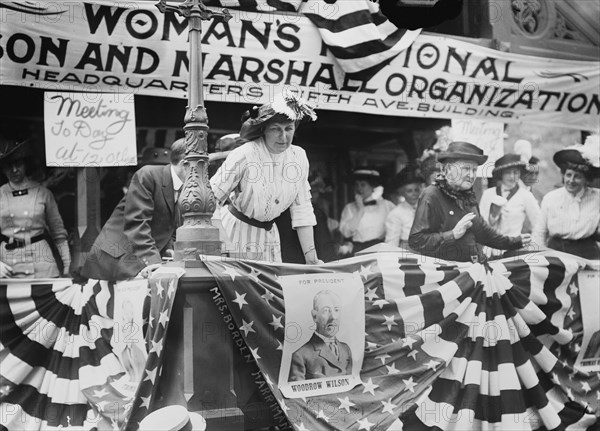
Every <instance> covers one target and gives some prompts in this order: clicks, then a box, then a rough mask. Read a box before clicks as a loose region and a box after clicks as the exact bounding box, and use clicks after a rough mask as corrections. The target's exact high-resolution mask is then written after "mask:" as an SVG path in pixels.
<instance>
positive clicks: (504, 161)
mask: <svg viewBox="0 0 600 431" xmlns="http://www.w3.org/2000/svg"><path fill="white" fill-rule="evenodd" d="M525 166H527V163H526V162H524V161H523V160H521V156H520V155H519V154H510V153H509V154H505V155H503V156H502V157H500V158H499V159H498V160H496V163H494V169H493V170H492V175H498V174H500V172H502V171H503V170H504V169H508V168H519V169H521V168H524V167H525Z"/></svg>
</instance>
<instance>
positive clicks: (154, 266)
mask: <svg viewBox="0 0 600 431" xmlns="http://www.w3.org/2000/svg"><path fill="white" fill-rule="evenodd" d="M160 266H161V264H160V263H153V264H152V265H148V266H147V267H145V268H144V269H142V270H141V271H140V272H139V273H138V275H136V276H135V278H150V276H151V275H152V273H153V272H154V271H156V270H157V269H158V268H160Z"/></svg>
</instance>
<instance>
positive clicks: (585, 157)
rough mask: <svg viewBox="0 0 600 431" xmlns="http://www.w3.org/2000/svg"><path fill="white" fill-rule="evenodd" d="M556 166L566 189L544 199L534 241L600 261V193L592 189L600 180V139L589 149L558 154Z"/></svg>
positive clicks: (595, 138) (589, 142) (594, 139)
mask: <svg viewBox="0 0 600 431" xmlns="http://www.w3.org/2000/svg"><path fill="white" fill-rule="evenodd" d="M554 163H556V164H557V165H558V167H559V168H560V171H561V173H562V175H563V184H564V186H563V187H561V188H560V189H556V190H552V191H551V192H549V193H548V194H547V195H546V196H544V199H543V200H542V214H541V217H540V220H539V222H538V223H537V224H536V227H535V229H534V231H533V240H534V241H535V243H537V244H539V246H540V247H549V248H552V249H554V250H559V251H564V252H566V253H571V254H574V255H577V256H580V257H584V258H586V259H600V248H599V247H598V241H600V212H599V211H598V208H600V190H598V189H595V188H592V187H590V183H591V181H592V180H593V179H594V178H597V177H598V176H600V141H599V136H598V135H592V136H589V137H588V138H587V140H586V142H585V145H578V146H574V147H570V148H566V149H564V150H561V151H558V152H557V153H556V154H554Z"/></svg>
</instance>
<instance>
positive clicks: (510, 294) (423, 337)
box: [207, 252, 600, 431]
mask: <svg viewBox="0 0 600 431" xmlns="http://www.w3.org/2000/svg"><path fill="white" fill-rule="evenodd" d="M530 258H531V257H528V259H515V260H500V261H496V262H491V263H489V264H488V265H480V264H470V263H457V264H452V263H448V264H446V263H444V262H436V261H434V260H430V259H428V258H421V257H418V260H415V259H413V258H412V256H408V257H407V255H406V254H401V253H393V252H386V253H381V254H374V255H364V256H359V257H355V258H352V259H347V260H345V261H340V262H336V263H330V264H327V265H324V266H321V267H319V268H313V267H298V266H293V265H283V264H281V265H273V266H271V267H270V268H269V267H266V266H262V265H261V264H259V263H256V264H254V265H251V264H249V263H247V262H240V261H237V262H235V261H229V260H227V261H223V262H221V261H219V262H217V261H209V262H208V263H207V265H208V267H209V269H210V270H211V272H212V273H213V275H214V276H215V278H216V279H217V282H218V284H219V288H220V289H221V292H222V294H223V296H224V297H225V298H226V300H227V302H228V304H229V306H230V311H231V313H232V315H233V317H234V320H235V321H236V323H237V324H238V327H240V328H242V327H244V326H246V327H247V326H248V325H250V324H251V325H252V328H253V329H254V331H253V332H251V333H248V334H244V333H242V337H243V338H244V339H245V341H246V343H247V344H248V347H249V348H250V349H257V351H258V352H259V354H260V358H258V360H257V363H258V365H259V368H260V369H261V371H262V372H263V374H264V375H265V376H266V378H267V381H270V382H271V383H270V387H271V389H272V391H273V394H274V396H275V397H276V398H277V399H278V400H279V402H280V404H281V405H285V406H286V407H287V408H289V409H290V411H292V410H293V411H294V412H295V414H294V415H290V414H289V412H288V418H289V419H290V421H291V422H292V423H293V424H294V425H295V427H296V428H297V429H300V430H302V429H332V430H341V429H349V430H363V429H365V430H375V429H377V430H379V429H387V428H388V427H390V426H392V424H393V426H394V427H398V426H400V424H401V426H402V427H403V429H405V430H419V429H423V430H425V429H440V430H459V429H487V428H494V429H503V430H511V431H512V430H514V429H527V430H538V429H539V430H542V429H544V430H559V429H570V428H573V429H586V428H587V427H589V426H592V425H593V424H594V423H595V421H596V419H595V416H594V414H593V413H592V412H598V400H597V399H596V396H595V391H600V383H599V381H598V376H589V375H586V374H584V373H581V372H578V371H575V370H574V369H573V367H572V365H573V362H574V360H575V357H576V352H575V350H576V349H577V346H576V345H574V344H573V343H576V342H580V341H581V336H580V334H579V335H578V336H577V337H575V336H574V334H573V332H572V331H573V328H574V327H578V325H580V320H581V316H580V314H578V315H577V316H574V315H573V314H572V313H570V314H569V313H568V311H573V312H578V313H580V310H579V308H577V307H574V306H573V304H574V303H576V302H577V290H576V289H575V288H573V284H574V283H576V282H575V281H574V280H575V279H576V278H574V276H575V274H576V272H577V270H578V269H579V268H581V265H583V264H582V263H581V261H578V260H576V259H569V258H568V257H563V256H561V257H558V256H556V255H552V254H538V255H535V256H533V258H531V259H530ZM253 266H254V268H253ZM257 270H258V272H259V273H260V276H259V277H248V274H249V272H250V271H257ZM333 271H337V272H346V273H356V274H358V275H360V277H361V280H362V281H363V283H364V290H365V310H366V311H365V313H366V316H365V318H366V319H365V325H366V328H365V329H366V337H365V343H366V344H365V353H364V355H365V356H364V362H363V367H362V370H361V380H362V382H363V384H362V385H359V386H358V387H355V388H353V389H352V390H350V391H348V392H345V393H342V394H336V395H325V396H317V397H310V398H307V399H285V398H283V397H282V396H281V393H280V392H279V389H278V386H277V378H278V375H279V367H280V366H281V364H280V360H281V350H279V351H273V346H274V345H278V346H281V345H282V343H283V342H284V339H283V338H282V335H283V334H281V337H279V336H278V337H279V338H277V340H276V341H277V343H272V342H271V343H267V342H266V341H267V340H266V339H265V338H264V337H263V336H261V328H262V327H263V326H264V325H268V324H269V322H270V321H272V319H273V317H274V316H278V318H280V319H281V323H282V324H284V323H283V322H284V320H285V316H284V314H281V313H282V312H285V310H283V298H282V290H281V288H280V287H279V288H278V283H277V279H278V277H281V276H282V275H294V274H302V273H307V272H308V273H321V272H322V273H326V272H333ZM267 291H268V292H270V294H271V295H273V298H276V300H274V301H269V302H266V301H264V300H262V299H261V300H259V298H260V295H262V294H263V293H264V292H267ZM242 294H244V295H245V296H244V298H245V301H246V302H247V305H246V304H244V305H241V304H240V305H239V306H238V303H236V302H233V301H234V300H235V299H236V296H238V295H242ZM238 302H239V301H238ZM265 309H266V310H265ZM272 316H273V317H272ZM284 325H285V324H284ZM579 327H580V326H579ZM242 332H243V331H242ZM282 332H283V331H282ZM578 340H579V341H578ZM550 349H553V350H552V351H551V350H550ZM585 384H587V385H589V387H590V388H591V390H590V389H588V388H587V386H585ZM329 405H332V406H337V411H340V412H342V413H343V415H342V416H343V418H338V416H337V415H331V414H327V413H325V411H323V410H319V409H318V408H316V406H329ZM586 405H587V406H588V407H586ZM586 408H587V409H588V410H587V412H586ZM284 410H286V409H285V408H284ZM286 411H287V410H286ZM334 419H336V420H334ZM398 419H399V420H400V421H399V422H397V421H398ZM394 429H396V428H394Z"/></svg>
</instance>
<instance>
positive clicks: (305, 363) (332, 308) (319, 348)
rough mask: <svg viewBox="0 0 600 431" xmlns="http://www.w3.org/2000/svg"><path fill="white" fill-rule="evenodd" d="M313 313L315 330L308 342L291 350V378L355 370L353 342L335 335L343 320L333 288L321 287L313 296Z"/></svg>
mask: <svg viewBox="0 0 600 431" xmlns="http://www.w3.org/2000/svg"><path fill="white" fill-rule="evenodd" d="M311 314H312V318H313V320H314V322H315V326H316V331H315V332H314V333H313V335H312V337H311V338H310V340H308V342H307V343H306V344H304V345H303V346H302V347H300V348H299V349H298V350H296V351H295V352H294V353H293V354H292V363H291V367H290V376H289V378H288V381H290V382H295V381H301V380H312V379H320V378H323V377H333V376H347V375H350V374H352V352H351V350H350V346H348V345H347V344H346V343H343V342H341V341H339V340H338V339H337V338H336V337H335V336H336V334H337V333H338V330H339V321H340V299H339V298H338V296H337V295H336V294H335V293H334V292H332V291H330V290H321V291H320V292H318V293H317V294H316V295H315V297H314V298H313V309H312V310H311Z"/></svg>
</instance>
